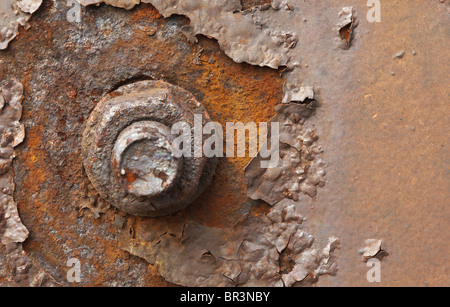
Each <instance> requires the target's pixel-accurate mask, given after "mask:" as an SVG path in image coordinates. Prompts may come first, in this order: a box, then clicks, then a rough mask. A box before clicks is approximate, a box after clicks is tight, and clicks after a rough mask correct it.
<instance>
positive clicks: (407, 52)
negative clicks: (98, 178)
mask: <svg viewBox="0 0 450 307" xmlns="http://www.w3.org/2000/svg"><path fill="white" fill-rule="evenodd" d="M93 2H97V1H91V3H93ZM131 2H132V1H122V3H131ZM134 2H135V3H134V4H137V3H138V2H139V1H134ZM143 2H151V3H153V4H154V5H155V7H156V8H154V7H152V6H150V5H148V4H140V5H138V6H136V7H135V8H134V9H133V10H131V11H126V10H122V9H117V8H113V7H110V6H100V7H87V8H83V14H82V22H81V23H80V24H76V23H70V22H68V21H67V19H66V12H67V8H66V7H65V3H63V2H62V1H61V2H60V1H53V2H46V1H44V4H43V7H42V8H41V9H40V10H39V11H37V12H36V13H35V14H34V15H33V19H32V20H31V23H32V28H31V29H28V30H22V31H21V35H20V37H19V38H18V39H16V40H15V41H13V42H11V43H10V44H9V47H8V50H7V51H6V52H4V53H1V54H0V64H1V66H0V77H1V78H0V79H1V80H5V79H9V78H12V77H15V78H18V79H20V81H21V82H22V83H23V84H24V88H25V99H24V102H23V104H24V110H23V111H24V112H23V113H24V114H23V115H24V116H23V118H24V119H23V123H24V125H25V127H26V135H27V136H26V139H25V141H24V143H23V144H22V145H20V146H18V147H17V148H16V152H17V158H16V160H15V163H14V170H15V177H14V178H15V182H16V187H17V189H16V192H15V195H14V197H15V201H16V202H17V204H18V207H19V212H20V216H21V218H22V220H23V224H24V225H25V226H26V227H27V229H28V230H30V236H29V238H28V239H27V240H26V241H25V243H23V249H24V251H26V254H27V257H28V258H29V259H31V260H32V261H33V263H35V265H36V268H39V270H41V269H42V271H41V272H45V273H42V274H49V275H48V276H50V275H51V276H52V278H54V280H55V281H56V282H57V283H59V284H65V285H68V282H67V280H66V278H65V273H66V272H67V267H66V260H67V259H69V258H73V257H75V258H78V259H80V261H81V263H82V283H81V284H82V285H167V282H166V281H164V280H163V279H162V278H161V277H159V275H160V274H162V275H163V276H164V277H165V278H166V279H167V280H169V281H172V282H174V283H177V284H200V285H203V284H211V285H213V284H217V285H218V284H237V285H253V284H261V283H260V282H263V284H265V285H267V284H270V285H279V284H280V282H281V283H284V284H285V285H294V284H298V282H300V281H303V284H304V283H309V282H310V281H314V282H317V283H316V284H317V285H369V284H368V281H367V280H366V272H367V267H366V265H365V263H364V261H363V260H364V259H361V258H363V257H361V255H360V254H359V253H358V251H359V250H360V249H361V248H362V247H364V246H365V245H366V243H367V241H366V240H367V239H370V238H378V239H377V242H381V241H378V240H382V242H383V243H382V247H381V246H380V248H379V249H382V250H385V251H386V252H387V253H388V256H387V257H384V258H383V259H382V274H383V275H382V276H383V282H382V283H381V285H448V279H447V276H448V264H447V259H446V255H447V254H448V246H447V242H448V215H449V211H448V197H449V196H450V195H449V194H448V193H449V190H450V189H449V172H448V169H449V164H448V163H449V162H448V157H447V156H448V154H447V153H448V146H447V144H446V143H447V142H446V139H447V137H446V136H447V135H448V132H450V131H449V130H450V129H449V125H448V123H447V122H446V117H445V116H443V114H448V112H449V105H448V97H449V93H448V86H447V85H446V80H448V71H449V67H448V63H449V59H448V55H447V54H445V53H443V52H442V50H446V49H448V37H449V19H448V18H449V6H448V3H444V2H443V1H434V0H433V1H432V0H428V1H419V0H417V1H411V2H408V3H394V2H386V3H385V2H384V1H382V22H381V23H369V22H367V21H366V19H365V13H366V12H367V10H368V8H367V7H366V5H365V3H362V2H361V1H356V0H355V1H348V3H345V4H344V3H341V2H340V1H314V2H304V1H273V2H272V4H271V5H269V6H268V5H264V3H260V2H266V1H249V2H247V1H245V3H244V4H243V7H244V8H246V9H247V8H250V10H248V11H245V13H244V11H241V7H240V4H239V6H238V2H237V1H232V2H230V3H231V4H233V5H230V6H226V7H223V8H222V7H221V8H220V9H218V10H216V9H217V7H216V8H215V9H214V6H215V5H216V6H217V4H218V3H220V1H213V2H212V4H211V6H201V5H200V6H198V7H195V5H194V4H195V3H197V2H190V6H183V5H180V6H178V7H176V6H174V7H165V6H163V5H162V3H161V2H160V1H143ZM178 2H180V3H181V2H183V1H178ZM256 2H258V3H256ZM109 3H110V4H114V3H117V1H113V0H111V1H109ZM184 3H186V2H184ZM134 4H133V6H134ZM253 4H261V5H262V6H261V7H259V8H252V5H253ZM266 4H267V3H266ZM127 8H131V6H130V7H127ZM211 9H213V11H218V13H217V16H216V15H215V21H216V23H208V19H207V18H206V19H205V18H204V17H205V16H206V15H207V16H209V15H208V14H210V13H211V11H210V10H211ZM222 9H223V10H222ZM193 12H195V14H194V13H193ZM159 13H162V14H163V15H164V16H166V17H167V18H162V16H161V15H160V14H159ZM172 14H183V15H187V16H188V17H189V18H190V21H188V20H187V19H184V18H183V17H179V16H171V17H169V16H170V15H172ZM205 14H206V15H205ZM208 18H210V17H208ZM237 19H239V22H238V23H235V21H236V20H237ZM205 21H206V22H205ZM215 25H216V26H217V27H215ZM220 27H222V28H220ZM249 27H252V28H251V29H252V30H251V31H247V32H245V33H243V31H242V29H244V28H245V29H248V28H249ZM228 30H230V31H228ZM236 31H237V32H236ZM198 33H201V34H204V35H208V36H211V37H213V38H216V39H217V40H218V43H219V46H218V45H217V44H216V43H214V42H212V41H211V40H209V39H207V38H205V37H202V36H196V37H195V39H197V40H198V43H197V44H191V43H189V42H188V41H187V39H186V36H185V35H186V34H188V37H189V38H190V39H191V41H195V39H194V36H193V35H195V34H198ZM264 33H272V34H274V35H270V36H271V38H272V39H273V40H274V41H272V40H267V44H266V42H264V43H255V40H257V41H258V42H261V40H258V38H261V37H263V36H261V35H264ZM36 37H39V40H35V38H36ZM386 37H388V38H389V40H387V39H386ZM236 39H238V40H239V39H241V41H238V42H236ZM275 41H276V42H278V43H274V42H275ZM272 43H274V45H271V44H272ZM261 46H266V47H268V49H264V48H261V49H260V48H259V47H261ZM219 47H220V48H222V49H223V50H224V51H225V53H226V54H227V55H228V56H230V57H231V58H232V59H233V60H234V61H235V62H249V63H250V64H254V65H258V66H259V65H262V66H264V65H266V66H269V67H271V68H280V71H277V70H274V69H271V68H259V67H254V66H250V65H248V64H245V63H242V64H237V63H235V62H233V60H232V59H230V58H229V57H228V56H226V55H225V54H224V53H223V52H222V51H221V50H220V48H219ZM255 48H256V49H255ZM398 55H401V56H398ZM284 65H286V66H287V68H288V70H285V71H281V69H283V68H284V67H280V66H284ZM280 76H282V78H281V77H280ZM159 79H161V80H164V81H167V82H170V83H172V84H176V85H179V86H181V87H183V88H185V89H187V90H188V91H189V92H191V93H192V94H193V95H194V96H195V98H196V99H197V100H198V101H199V102H201V103H202V104H203V105H204V106H205V108H206V109H207V110H208V112H209V113H210V115H211V117H212V118H214V120H217V121H219V122H220V123H221V124H222V125H224V123H225V122H227V121H233V122H236V121H243V122H249V121H255V122H261V121H269V120H270V119H271V118H272V117H273V116H274V115H275V113H276V109H275V105H277V104H279V103H280V102H285V103H286V102H291V101H294V102H304V101H305V100H306V99H312V98H315V99H316V100H317V102H318V103H317V106H315V107H314V110H315V113H314V115H313V116H309V117H308V120H307V124H308V127H311V129H312V130H311V133H306V134H303V133H301V135H302V137H300V139H301V141H302V143H303V145H306V146H308V145H307V144H313V143H314V142H317V143H318V144H320V146H321V148H322V149H323V153H319V151H316V153H315V154H316V155H319V154H320V159H322V160H323V161H324V164H323V165H321V166H320V168H324V169H325V170H326V176H325V178H324V179H325V181H324V182H322V179H323V178H316V179H314V178H313V177H308V178H305V179H302V180H307V181H306V182H310V183H312V184H313V185H312V186H323V188H322V189H318V190H317V194H316V192H315V191H314V192H311V190H310V189H309V190H308V191H309V193H307V191H306V190H304V189H301V188H300V189H292V191H294V192H296V194H295V195H293V193H292V191H291V192H290V193H284V194H282V195H283V196H284V197H283V199H281V201H280V198H279V194H280V193H282V192H283V191H276V190H275V192H276V193H275V196H273V195H269V196H270V199H267V200H268V201H269V202H270V203H272V204H275V203H276V202H277V201H279V202H278V203H277V204H276V205H275V206H274V207H272V208H270V207H269V206H268V205H266V204H265V203H263V202H262V201H252V200H250V199H249V198H248V197H247V196H246V195H245V188H246V184H245V183H246V182H245V181H244V167H245V165H246V164H247V163H248V162H250V161H249V160H250V159H248V158H244V159H242V158H227V159H222V160H221V161H220V163H219V165H218V169H217V175H216V177H215V178H214V180H213V182H212V185H211V186H210V187H209V188H208V189H207V190H206V192H205V193H203V194H202V196H200V198H199V199H198V200H196V201H195V202H194V203H193V204H192V205H191V206H189V207H188V208H186V209H184V210H182V211H181V212H179V213H177V214H175V215H173V216H170V219H169V221H168V220H167V219H166V220H165V219H164V218H163V219H157V220H152V219H147V218H135V217H130V216H126V215H124V214H122V213H121V212H119V211H117V210H115V209H112V208H109V205H108V204H107V203H105V201H104V199H102V198H101V197H98V195H97V193H96V192H95V189H94V187H92V186H90V183H89V180H88V179H87V176H86V174H85V173H84V172H83V167H82V158H81V148H80V143H81V138H82V137H81V133H82V131H83V129H84V125H85V123H86V122H87V120H88V117H89V115H90V113H91V111H92V110H93V109H94V107H95V105H96V104H97V103H98V102H99V101H100V100H101V98H102V97H103V96H104V95H106V94H108V93H110V92H113V91H114V90H116V89H118V88H120V87H121V86H123V85H126V84H130V83H134V82H136V81H141V80H159ZM278 108H280V107H278ZM278 110H279V109H278ZM294 113H295V112H294ZM287 118H289V117H288V116H286V118H284V117H283V120H285V121H286V122H288V119H287ZM289 120H291V121H292V122H293V123H290V122H289V124H290V125H292V124H293V125H292V127H293V128H292V129H293V131H300V132H302V131H303V130H302V128H303V127H301V124H300V125H297V124H296V120H295V118H294V119H292V118H289ZM312 131H314V133H312ZM303 132H306V131H303ZM309 138H310V139H311V141H308V139H309ZM317 138H318V140H317ZM288 141H293V143H290V144H289V145H290V146H292V148H298V149H301V150H302V151H303V152H302V156H303V155H304V154H306V153H307V152H306V151H304V150H305V149H304V148H303V147H300V146H299V144H296V143H295V142H294V141H295V139H292V140H289V139H288ZM305 141H306V142H305ZM306 149H307V148H306ZM320 151H321V150H320ZM300 159H301V160H302V161H303V162H305V160H308V159H307V158H306V157H301V158H300ZM292 161H294V162H295V161H296V160H295V159H293V160H292ZM292 161H291V162H292ZM302 161H300V165H301V163H302ZM316 161H317V160H316ZM293 164H295V163H293ZM296 166H298V165H296ZM287 169H290V168H289V167H288V168H287ZM319 172H320V174H323V175H325V173H324V170H318V171H317V172H315V174H319ZM256 173H258V172H256ZM300 175H301V174H300ZM320 177H322V176H320ZM281 178H294V176H287V177H281ZM295 179H298V178H295ZM313 179H314V180H313ZM299 180H300V179H299ZM308 180H310V181H308ZM247 182H248V181H247ZM274 182H275V184H276V181H274ZM283 182H290V181H289V180H287V181H286V180H283ZM263 183H264V181H263ZM300 183H302V182H300ZM324 183H325V185H324ZM264 192H266V191H264ZM279 192H280V193H279ZM298 192H303V193H298ZM269 194H270V193H269ZM308 194H309V195H308ZM259 195H261V193H258V196H256V197H253V198H262V197H260V196H259ZM311 196H313V198H311ZM263 199H264V198H263ZM292 206H294V207H292ZM292 208H295V210H294V211H293V212H295V214H292V213H290V214H286V212H291V211H289V210H291V209H292ZM205 212H208V214H205ZM299 213H300V214H301V216H305V217H307V219H306V221H305V220H304V219H303V218H300V217H299V216H298V214H299ZM243 216H245V217H246V218H244V219H242V217H243ZM267 219H270V221H271V222H269V221H268V220H267ZM236 221H239V222H238V223H237V224H236ZM233 225H235V226H234V227H233ZM168 226H170V227H168ZM271 227H272V228H273V229H272V228H271ZM291 236H292V237H293V238H297V239H296V240H293V241H292V244H294V242H296V243H297V244H296V245H291V243H290V241H289V238H291ZM336 237H339V238H340V242H341V247H340V249H339V250H337V251H335V250H334V249H335V247H336V244H335V243H336V242H337V240H336ZM185 239H190V240H188V241H193V242H194V243H193V244H191V245H188V244H185V243H184V242H185ZM244 242H247V243H245V244H243V243H244ZM201 246H202V247H204V249H201V248H200V247H201ZM377 246H378V245H377ZM377 246H375V247H374V248H369V253H370V254H374V253H375V254H378V252H376V249H377ZM238 247H239V248H238ZM240 247H242V249H241V248H240ZM324 247H325V248H324ZM372 247H373V246H372ZM119 248H120V249H124V250H127V251H128V252H129V253H128V252H124V251H122V250H120V249H119ZM236 250H240V251H239V252H237V251H236ZM261 250H265V251H266V252H267V254H258V253H254V252H256V251H261ZM374 250H375V252H374ZM168 251H172V252H173V251H176V252H175V253H179V257H178V258H177V259H168V258H167V257H165V256H164V255H165V253H166V252H168ZM366 252H367V248H366V250H365V252H364V253H366ZM19 254H21V253H20V252H19ZM130 254H131V255H130ZM11 255H17V253H15V252H11V251H10V250H5V249H3V247H2V249H0V260H3V259H6V258H8V257H11ZM133 255H137V256H139V258H138V257H135V256H133ZM363 256H364V255H363ZM142 258H143V259H146V260H143V259H142ZM172 258H173V257H172ZM183 259H190V261H192V262H191V263H192V266H191V267H189V265H187V266H186V267H185V269H186V270H187V271H186V272H183V271H180V270H174V266H171V264H177V263H179V262H182V261H183ZM261 259H266V260H267V261H263V262H261V261H260V260H261ZM5 261H8V260H5ZM5 261H2V264H3V265H2V266H0V274H1V275H0V284H10V283H12V282H14V281H17V280H15V278H14V277H17V276H21V278H22V279H23V280H25V279H30V280H32V279H33V278H27V274H28V273H27V272H28V271H27V270H25V271H24V272H25V273H24V274H22V275H20V274H16V273H15V272H12V271H10V270H9V269H8V268H7V266H5V264H4V263H5ZM9 261H10V263H12V262H13V261H12V260H9ZM149 263H150V265H149ZM293 263H295V265H292V264H293ZM335 263H336V264H337V267H338V268H339V271H338V273H337V274H334V273H335V272H336V265H334V264H335ZM19 267H20V265H19ZM306 267H307V269H305V268H306ZM195 269H197V270H195ZM190 270H194V272H195V273H196V274H198V276H197V278H196V279H193V280H190V279H189V278H188V277H189V276H196V275H195V274H194V275H193V274H189V272H191V271H190ZM30 272H31V271H30ZM263 272H264V273H265V274H264V273H263ZM191 273H192V272H191ZM322 273H332V274H333V275H335V276H333V277H327V276H322V277H321V278H320V279H319V280H318V281H317V279H316V277H318V276H319V275H322ZM30 274H31V275H33V274H34V273H32V272H31V273H30ZM31 275H30V276H31ZM46 280H48V279H46ZM37 284H39V282H38V283H37Z"/></svg>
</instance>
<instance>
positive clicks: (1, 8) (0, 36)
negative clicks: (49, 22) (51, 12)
mask: <svg viewBox="0 0 450 307" xmlns="http://www.w3.org/2000/svg"><path fill="white" fill-rule="evenodd" d="M41 4H42V0H2V1H0V50H4V49H6V48H7V47H8V44H9V43H10V42H11V41H12V40H13V39H14V38H15V37H16V36H17V35H18V33H19V25H21V26H23V27H27V28H28V27H29V25H28V23H27V22H28V20H29V19H30V18H31V14H33V13H34V12H36V11H37V10H38V9H39V7H40V6H41Z"/></svg>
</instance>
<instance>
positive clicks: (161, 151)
mask: <svg viewBox="0 0 450 307" xmlns="http://www.w3.org/2000/svg"><path fill="white" fill-rule="evenodd" d="M181 165H182V160H181V159H180V158H177V157H175V155H174V154H173V151H172V135H171V131H170V129H169V128H168V127H167V126H165V125H163V124H161V123H158V122H153V121H141V122H137V123H134V124H132V125H130V126H129V127H127V128H126V129H124V130H123V131H122V132H121V133H120V135H119V137H118V139H117V141H116V143H115V146H114V149H113V157H112V169H113V172H114V175H115V176H116V178H117V179H118V180H119V181H120V183H121V184H122V186H123V187H124V189H125V190H126V191H127V192H128V193H130V194H134V195H136V196H145V197H150V196H156V195H158V194H161V193H162V192H164V191H167V190H168V189H170V188H171V187H172V186H173V184H174V182H175V181H176V180H177V178H178V175H179V173H180V169H181Z"/></svg>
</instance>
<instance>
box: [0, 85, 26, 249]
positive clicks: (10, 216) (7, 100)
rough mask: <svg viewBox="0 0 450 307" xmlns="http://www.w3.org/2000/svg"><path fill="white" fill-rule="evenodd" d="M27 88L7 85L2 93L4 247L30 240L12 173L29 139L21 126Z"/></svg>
mask: <svg viewBox="0 0 450 307" xmlns="http://www.w3.org/2000/svg"><path fill="white" fill-rule="evenodd" d="M22 94H23V86H22V84H20V83H19V82H17V81H14V80H13V81H9V82H6V83H4V84H3V85H2V86H1V89H0V96H1V97H2V98H1V100H2V101H1V104H2V105H3V107H2V108H1V109H0V210H1V213H2V215H1V216H0V239H1V243H3V244H9V243H20V242H24V241H25V239H26V238H27V237H28V230H27V229H26V228H25V226H23V224H22V222H21V220H20V217H19V213H18V212H17V205H16V203H15V202H14V199H13V192H14V181H13V174H12V172H11V164H12V160H13V159H14V157H15V153H14V147H15V146H17V145H19V144H20V143H22V141H23V139H24V137H25V130H24V126H23V125H22V124H20V123H19V120H20V118H21V117H22V104H21V99H22Z"/></svg>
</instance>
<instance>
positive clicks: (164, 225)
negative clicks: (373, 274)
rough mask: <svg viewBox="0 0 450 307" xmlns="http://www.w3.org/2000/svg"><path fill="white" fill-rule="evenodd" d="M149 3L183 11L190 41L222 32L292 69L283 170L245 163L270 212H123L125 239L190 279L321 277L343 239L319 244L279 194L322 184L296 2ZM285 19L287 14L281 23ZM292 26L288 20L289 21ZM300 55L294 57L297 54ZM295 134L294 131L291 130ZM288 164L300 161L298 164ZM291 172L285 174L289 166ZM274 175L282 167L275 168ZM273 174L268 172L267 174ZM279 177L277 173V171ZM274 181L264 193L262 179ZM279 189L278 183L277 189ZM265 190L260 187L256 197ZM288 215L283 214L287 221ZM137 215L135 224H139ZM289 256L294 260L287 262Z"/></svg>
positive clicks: (265, 61) (283, 111) (232, 48)
mask: <svg viewBox="0 0 450 307" xmlns="http://www.w3.org/2000/svg"><path fill="white" fill-rule="evenodd" d="M79 2H80V3H81V4H83V5H91V4H100V3H106V4H110V5H113V6H117V7H121V8H125V9H128V10H129V9H131V8H133V7H134V6H135V5H137V4H139V3H140V1H138V0H133V1H114V0H104V1H96V0H79ZM141 2H143V3H150V4H152V5H154V6H155V7H156V9H157V10H158V11H159V12H160V13H161V14H162V15H163V16H164V17H166V18H167V17H170V16H172V15H175V14H176V15H184V16H186V17H188V18H189V19H190V21H191V23H190V25H188V26H184V27H183V28H182V32H183V33H184V34H185V35H186V37H187V38H188V40H189V42H191V43H196V42H197V37H196V35H198V34H203V35H206V36H207V37H210V38H215V39H217V41H218V43H219V45H220V47H221V49H222V50H223V51H224V52H225V53H226V54H227V55H228V56H229V57H230V58H232V59H233V60H234V61H235V62H237V63H243V62H246V63H249V64H252V65H257V66H267V67H270V68H273V69H278V68H280V67H287V69H288V73H286V74H284V78H285V80H286V82H285V86H284V94H285V96H284V99H283V102H284V103H285V104H284V105H280V106H278V107H277V113H278V114H277V116H276V117H275V118H274V119H273V120H272V122H273V121H278V122H281V124H282V131H281V139H282V143H283V146H284V148H283V149H282V156H283V157H282V162H281V164H282V165H279V167H278V168H275V169H274V170H273V172H277V171H278V172H280V173H282V172H283V170H285V169H288V170H289V172H288V173H287V174H283V176H281V178H282V179H281V181H282V182H283V183H282V184H281V183H280V182H277V183H276V185H277V188H276V189H273V185H274V180H272V181H271V180H270V178H271V176H268V174H264V171H265V170H260V169H259V168H258V167H254V165H256V163H257V162H258V158H256V159H254V160H253V161H252V162H251V163H250V165H249V167H247V171H246V179H248V182H247V183H248V192H249V195H250V196H251V197H252V198H253V199H263V200H265V201H266V202H268V203H269V204H271V205H275V207H273V208H272V209H270V211H269V214H268V215H267V216H266V215H261V216H251V215H246V216H245V217H244V218H243V219H242V220H241V221H239V222H238V223H236V225H235V226H234V227H232V228H231V229H219V228H211V227H208V226H205V225H200V224H198V223H196V222H191V221H187V222H186V221H184V222H183V219H182V218H181V219H180V220H178V221H176V218H174V217H171V218H170V220H168V219H167V218H159V219H156V220H155V219H151V220H136V218H131V217H128V218H126V219H125V218H123V217H118V220H117V223H115V224H116V227H117V230H118V232H119V238H118V242H119V247H120V248H122V249H124V250H126V251H129V252H130V253H131V254H133V255H136V256H139V257H141V258H144V259H146V260H147V261H148V262H149V263H151V264H153V265H155V266H156V267H157V269H158V272H159V273H160V274H161V275H162V276H163V277H164V278H165V279H166V280H167V281H169V282H172V283H175V284H180V285H185V286H218V285H219V286H231V285H239V286H283V285H284V286H293V285H296V284H297V283H300V282H302V281H304V280H305V279H308V278H309V279H312V280H316V279H317V278H318V276H320V275H324V274H334V273H335V272H336V270H337V268H336V265H335V263H334V257H333V256H332V254H333V251H334V249H335V248H336V247H337V244H338V239H337V238H330V240H329V242H328V244H327V246H326V247H325V248H323V249H322V250H318V249H317V248H316V247H313V243H314V237H313V236H312V235H311V234H309V233H308V232H306V231H305V230H304V229H303V227H302V226H301V225H302V222H303V218H301V217H294V216H293V215H292V212H290V213H288V214H286V212H285V211H286V210H287V211H289V210H294V211H295V207H292V208H285V207H283V206H285V205H283V204H281V203H278V202H279V201H280V200H282V199H285V198H288V199H293V200H297V199H298V195H299V193H304V194H307V195H309V196H311V197H314V196H315V195H316V194H317V188H318V187H323V186H324V184H325V182H324V180H323V177H324V175H325V171H324V165H325V164H324V163H323V161H321V160H320V159H318V158H316V156H317V155H318V154H319V153H320V152H321V148H320V147H318V146H317V145H316V141H317V139H318V136H317V133H316V132H315V131H314V129H312V128H311V127H308V125H305V121H306V119H307V118H308V117H310V116H311V114H312V113H313V110H314V106H313V105H314V104H313V103H309V102H311V101H309V102H307V103H306V104H304V105H300V104H290V102H304V101H307V100H308V99H309V100H311V99H314V96H315V94H314V87H313V86H310V85H307V86H305V85H302V86H299V84H302V83H301V82H299V80H300V76H299V67H300V62H301V61H300V58H301V55H300V54H298V53H296V52H295V51H298V50H301V49H300V48H299V47H298V45H299V35H298V34H297V32H296V31H292V30H290V28H293V27H291V25H290V24H289V21H291V22H292V23H294V18H297V17H298V16H296V15H292V14H291V12H292V11H293V9H294V8H295V7H294V6H292V5H291V4H289V3H288V2H286V1H275V2H273V3H272V6H267V5H265V6H261V7H254V8H251V9H249V10H245V11H243V10H242V6H241V3H240V1H238V0H234V1H224V0H216V1H210V2H208V3H207V4H205V3H204V2H203V1H187V0H178V1H176V0H175V1H169V2H167V1H153V0H143V1H141ZM280 20H282V21H280ZM286 20H289V21H286ZM286 25H288V26H286ZM296 59H297V60H296ZM292 135H298V138H294V139H293V138H292ZM292 166H295V167H294V168H293V167H292ZM284 173H286V172H284ZM272 175H273V176H275V177H276V174H272ZM267 176H268V177H269V180H266V179H265V177H267ZM275 177H273V178H275ZM273 178H272V179H273ZM266 185H269V186H270V189H268V190H267V192H266V193H267V195H264V193H262V192H261V191H260V190H259V188H260V189H261V190H263V189H262V188H261V187H263V186H266ZM278 187H279V188H278ZM258 193H260V194H261V195H259V194H258ZM286 218H287V219H286ZM136 223H138V224H139V226H136V225H137V224H136ZM286 259H288V260H286Z"/></svg>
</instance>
